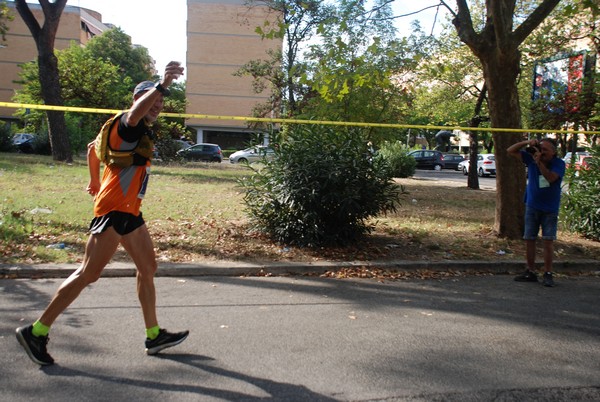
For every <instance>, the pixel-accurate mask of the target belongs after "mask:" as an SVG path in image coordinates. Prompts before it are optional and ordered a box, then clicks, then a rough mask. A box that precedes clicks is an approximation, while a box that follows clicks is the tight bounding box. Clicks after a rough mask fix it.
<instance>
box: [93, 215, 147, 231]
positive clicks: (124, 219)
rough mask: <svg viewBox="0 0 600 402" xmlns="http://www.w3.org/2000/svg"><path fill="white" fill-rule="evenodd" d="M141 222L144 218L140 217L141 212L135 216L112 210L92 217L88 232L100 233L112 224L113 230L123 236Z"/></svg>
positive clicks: (140, 224)
mask: <svg viewBox="0 0 600 402" xmlns="http://www.w3.org/2000/svg"><path fill="white" fill-rule="evenodd" d="M143 224H144V218H142V213H141V212H140V214H139V215H138V216H135V215H132V214H128V213H126V212H119V211H112V212H109V213H107V214H106V215H103V216H99V217H96V218H94V219H92V222H91V223H90V233H91V234H100V233H102V232H104V231H105V230H106V229H108V228H109V227H111V226H112V227H113V228H114V229H115V232H117V233H118V234H120V235H121V236H125V235H126V234H128V233H131V232H133V231H134V230H136V229H137V228H139V227H140V226H142V225H143Z"/></svg>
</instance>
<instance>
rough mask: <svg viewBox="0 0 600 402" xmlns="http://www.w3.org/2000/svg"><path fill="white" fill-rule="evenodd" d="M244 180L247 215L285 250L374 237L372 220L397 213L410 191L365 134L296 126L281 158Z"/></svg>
mask: <svg viewBox="0 0 600 402" xmlns="http://www.w3.org/2000/svg"><path fill="white" fill-rule="evenodd" d="M250 169H251V170H252V172H253V174H252V175H251V176H250V177H248V178H245V179H244V180H242V181H241V184H242V186H243V188H244V190H245V194H244V201H245V204H246V209H247V212H248V214H249V216H250V219H251V222H253V223H254V224H255V226H256V228H258V229H259V230H260V231H262V232H264V233H266V234H268V235H269V236H270V237H271V238H273V239H274V240H276V241H279V242H281V243H284V244H291V245H298V246H308V247H316V246H323V245H344V244H346V243H347V242H351V241H355V240H357V239H358V238H359V237H360V236H361V235H363V234H365V233H368V232H369V231H370V230H371V229H372V227H371V226H369V225H368V224H367V219H368V218H370V217H373V216H376V215H378V214H380V213H382V212H386V211H394V210H395V209H396V206H397V205H398V202H399V201H400V196H401V195H402V194H404V189H403V188H402V187H400V186H398V185H397V184H395V183H394V182H393V180H392V177H391V176H390V174H389V168H388V166H387V164H386V163H385V161H384V160H383V159H382V158H374V157H373V153H372V152H371V150H370V147H369V145H368V144H367V142H366V141H364V140H363V135H362V134H361V132H360V131H359V130H356V129H348V128H335V127H331V126H306V125H302V126H294V127H293V128H289V132H288V133H287V137H286V138H285V140H284V141H281V142H280V143H279V146H278V147H277V148H276V150H275V158H274V159H273V160H272V161H269V162H267V163H266V164H265V165H263V166H259V167H251V168H250Z"/></svg>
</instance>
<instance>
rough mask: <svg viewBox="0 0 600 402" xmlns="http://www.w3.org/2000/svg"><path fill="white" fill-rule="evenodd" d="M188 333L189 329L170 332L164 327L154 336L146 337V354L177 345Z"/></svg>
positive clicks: (152, 353)
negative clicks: (152, 337)
mask: <svg viewBox="0 0 600 402" xmlns="http://www.w3.org/2000/svg"><path fill="white" fill-rule="evenodd" d="M189 333H190V331H182V332H176V333H174V334H172V333H170V332H168V331H167V330H166V329H161V330H160V331H159V332H158V336H157V337H156V338H154V339H148V338H146V354H147V355H155V354H157V353H158V352H160V351H161V350H163V349H166V348H170V347H171V346H175V345H179V344H180V343H181V342H183V341H184V340H185V338H187V336H188V334H189Z"/></svg>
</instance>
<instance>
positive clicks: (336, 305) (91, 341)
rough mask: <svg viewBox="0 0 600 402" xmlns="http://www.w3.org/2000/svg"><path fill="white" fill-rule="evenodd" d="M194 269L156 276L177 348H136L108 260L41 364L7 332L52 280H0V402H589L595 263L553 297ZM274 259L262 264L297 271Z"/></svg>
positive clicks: (479, 278)
mask: <svg viewBox="0 0 600 402" xmlns="http://www.w3.org/2000/svg"><path fill="white" fill-rule="evenodd" d="M515 264H517V263H516V262H515ZM208 265H209V264H207V266H206V267H204V269H205V271H204V272H202V274H200V271H202V270H201V269H200V268H201V267H198V266H196V267H195V269H196V273H197V274H196V275H193V274H192V268H193V267H190V266H184V267H182V266H165V265H161V267H160V273H161V275H160V277H158V278H157V280H156V285H157V291H158V292H157V293H158V306H159V308H158V313H159V320H160V322H161V325H162V326H164V327H165V328H167V329H170V330H174V331H175V330H180V329H184V328H188V329H190V336H189V338H188V339H187V340H186V341H185V342H184V343H182V344H181V345H178V346H176V347H174V348H172V349H168V350H165V351H163V352H162V353H161V354H159V355H158V356H156V357H150V356H146V355H145V354H144V351H143V338H144V334H143V322H142V318H141V312H140V309H139V307H138V302H137V297H136V295H135V279H134V278H133V277H131V275H130V272H129V270H130V269H131V267H129V266H126V264H125V266H122V267H115V266H111V268H109V269H108V270H107V271H106V274H107V275H106V276H105V277H103V278H102V279H100V280H99V281H98V282H97V283H95V284H92V285H91V286H90V287H89V289H86V290H85V291H84V292H83V293H82V294H81V296H80V298H79V299H78V300H76V301H75V303H74V304H73V305H72V306H71V307H70V308H69V309H68V310H67V311H66V312H65V313H64V314H63V315H62V316H61V317H59V319H58V321H57V322H56V324H55V325H54V327H53V329H52V332H51V334H50V343H49V351H50V353H51V354H52V355H53V357H54V358H55V359H56V361H57V364H56V365H54V366H50V367H45V368H39V367H38V366H37V365H35V364H34V363H32V362H31V361H30V360H29V359H28V357H27V356H26V354H25V353H24V351H23V350H22V349H21V347H20V345H19V344H18V343H17V341H16V339H15V336H14V330H15V328H16V327H17V326H20V325H24V323H28V322H31V321H32V320H34V319H35V318H37V316H38V315H39V314H40V311H41V310H42V309H43V308H44V307H45V305H46V304H47V303H48V301H49V300H50V297H51V296H52V294H53V293H54V291H55V290H56V288H57V286H58V285H59V284H60V283H61V281H62V279H60V278H46V277H44V275H40V273H41V272H42V271H41V270H40V269H41V268H40V267H37V269H38V271H37V273H38V274H37V275H32V276H33V277H36V278H39V279H30V278H29V277H27V276H25V275H23V279H2V280H0V286H1V287H2V304H1V307H0V314H1V316H0V318H1V319H0V345H1V347H2V349H1V350H2V362H3V364H2V365H1V366H0V387H1V389H2V394H1V395H0V400H3V401H17V400H19V401H29V400H31V401H33V400H36V401H50V400H69V401H70V400H78V401H83V400H87V401H114V400H132V401H145V400H161V401H238V400H239V401H254V400H272V401H380V400H385V401H489V400H498V401H541V400H544V401H564V400H584V401H585V400H590V401H591V400H600V314H598V306H599V305H600V277H599V276H598V275H597V274H595V271H594V269H598V268H597V265H594V262H589V264H587V265H585V267H584V266H583V265H582V266H580V267H579V268H582V269H581V272H584V274H583V275H574V276H571V275H566V274H559V275H557V278H556V282H557V286H556V287H555V288H544V287H543V286H541V284H531V283H517V282H514V281H513V280H512V277H511V276H509V275H506V274H503V273H502V271H504V272H507V271H509V270H511V269H513V267H512V266H506V265H505V266H501V267H488V269H483V268H485V267H482V266H481V263H479V264H476V263H473V267H472V268H475V266H477V268H476V269H473V270H472V271H471V273H477V274H473V275H464V276H457V277H453V278H448V279H429V280H421V279H409V280H398V281H386V280H377V279H360V280H359V279H330V278H320V277H313V276H301V275H295V276H273V277H244V276H240V275H241V274H242V272H241V271H240V272H236V271H233V270H230V271H224V270H226V269H237V268H240V269H241V268H244V269H245V270H246V273H247V271H248V270H249V269H250V268H252V269H256V270H260V269H262V270H263V273H264V272H266V271H268V270H269V269H270V268H269V267H265V266H262V267H259V266H255V267H248V266H245V267H233V266H221V267H219V266H215V265H214V264H211V265H210V266H208ZM287 265H288V266H286V267H283V266H281V264H279V265H278V267H279V268H277V267H271V268H273V269H272V270H273V271H276V269H274V268H277V269H281V270H283V269H284V268H285V269H287V270H288V271H292V270H293V271H296V272H298V271H301V269H300V268H299V266H292V267H290V266H289V265H290V264H287ZM337 265H339V264H337ZM442 265H443V264H442V263H439V264H437V265H431V264H430V266H429V267H428V268H427V269H434V268H435V269H442V268H443V267H442ZM515 267H517V265H515ZM521 267H522V265H519V266H518V269H521ZM13 268H14V269H21V270H22V271H21V274H22V273H23V272H24V271H23V270H26V269H31V270H33V269H35V268H36V267H13ZM63 268H64V269H65V271H66V272H65V273H68V272H70V270H71V269H72V268H73V267H63ZM209 268H211V269H212V270H213V271H210V273H208V271H206V270H208V269H209ZM311 268H312V271H314V270H315V269H314V268H315V267H314V266H313V267H311ZM321 268H323V269H328V268H329V269H330V268H331V267H321ZM405 268H406V269H414V267H412V268H409V267H405ZM421 268H422V267H418V269H421ZM561 268H565V271H564V272H567V271H569V270H573V269H574V268H577V267H574V266H566V267H561ZM583 268H585V269H583ZM2 269H3V270H4V269H8V268H7V267H3V268H2ZM119 269H120V270H121V271H119ZM178 269H180V271H177V270H178ZM446 269H448V266H447V265H446ZM169 270H171V271H169ZM495 270H497V272H494V271H495ZM486 271H487V272H488V273H487V274H486V273H485V272H486ZM119 272H120V273H121V275H116V274H117V273H119ZM257 272H260V271H257ZM466 272H467V271H465V273H466ZM226 273H229V274H227V275H226ZM279 273H283V272H279ZM4 274H5V275H6V272H4ZM170 274H172V275H170ZM10 275H11V276H16V275H15V272H14V270H13V272H12V273H11V274H10Z"/></svg>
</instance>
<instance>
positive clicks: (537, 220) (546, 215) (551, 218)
mask: <svg viewBox="0 0 600 402" xmlns="http://www.w3.org/2000/svg"><path fill="white" fill-rule="evenodd" d="M540 226H541V227H542V239H543V240H556V230H557V226H558V213H557V212H544V211H540V210H538V209H535V208H531V207H528V206H525V233H524V234H523V239H525V240H535V239H537V237H538V233H539V231H540Z"/></svg>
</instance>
